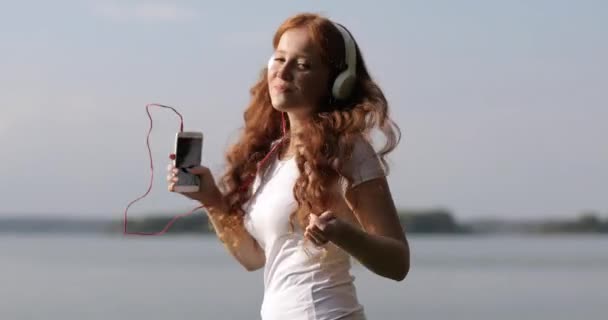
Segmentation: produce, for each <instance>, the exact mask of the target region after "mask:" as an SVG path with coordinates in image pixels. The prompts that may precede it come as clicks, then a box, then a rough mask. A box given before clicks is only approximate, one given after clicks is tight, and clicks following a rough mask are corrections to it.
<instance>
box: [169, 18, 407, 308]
mask: <svg viewBox="0 0 608 320" xmlns="http://www.w3.org/2000/svg"><path fill="white" fill-rule="evenodd" d="M273 46H274V49H275V50H274V54H273V56H272V57H271V59H270V61H269V64H268V68H267V69H265V70H264V72H263V75H262V76H261V77H260V79H259V81H258V82H257V83H256V84H255V85H254V87H253V88H252V89H251V94H252V100H251V102H250V105H249V107H248V108H247V110H246V111H245V128H244V132H243V134H242V136H241V137H240V139H239V140H238V141H237V143H236V144H235V145H234V146H233V147H232V148H231V149H230V150H229V152H228V153H227V163H228V168H227V172H226V174H225V175H224V177H223V179H222V181H221V183H220V185H219V186H218V185H216V183H215V182H214V178H213V176H212V175H211V173H210V171H209V169H208V168H206V167H202V166H201V167H198V168H194V169H191V170H190V172H191V173H194V174H197V175H199V177H200V178H201V188H200V191H199V192H196V193H188V194H185V195H186V196H188V197H189V198H191V199H195V200H198V201H200V202H201V204H202V205H203V206H205V207H206V209H207V213H208V215H209V217H210V221H211V223H212V225H213V227H214V229H215V231H216V233H217V235H218V237H219V238H220V239H221V241H222V242H223V243H224V244H225V246H226V248H227V249H228V250H229V251H230V253H231V254H232V255H233V256H234V257H235V258H236V259H237V260H238V261H239V262H240V263H241V264H242V265H243V266H244V267H245V268H246V269H247V270H250V271H251V270H257V269H259V268H262V267H264V289H265V290H264V300H263V304H262V308H261V315H262V318H263V319H265V320H266V319H364V318H365V316H364V312H363V307H362V306H361V305H360V304H359V302H358V301H357V297H356V292H355V288H354V284H353V277H352V276H351V275H350V257H351V256H352V257H354V258H355V259H357V260H358V261H359V262H360V263H361V264H363V265H364V266H365V267H367V268H368V269H369V270H371V271H372V272H374V273H376V274H378V275H380V276H383V277H386V278H390V279H394V280H396V281H401V280H403V279H404V278H405V276H406V274H407V273H408V271H409V264H410V263H409V247H408V243H407V240H406V238H405V235H404V232H403V229H402V228H401V224H400V222H399V219H398V216H397V212H396V209H395V205H394V203H393V200H392V196H391V193H390V190H389V186H388V184H387V181H386V177H385V175H386V171H385V168H386V162H385V161H384V156H385V155H386V154H387V153H389V152H390V151H392V150H393V149H394V148H395V146H396V144H397V142H398V140H399V129H398V127H397V126H396V125H394V123H393V122H392V121H391V120H390V118H389V117H388V107H387V102H386V100H385V97H384V95H383V93H382V91H381V90H380V88H379V87H378V86H377V85H376V84H375V83H374V82H373V81H372V80H371V78H370V75H369V73H368V71H367V70H366V68H365V65H364V62H363V59H362V57H361V53H360V51H359V49H358V47H357V46H356V43H355V42H354V40H353V39H352V38H351V36H350V34H349V33H348V31H346V29H344V28H343V27H342V26H341V25H339V24H335V23H333V22H331V21H330V20H328V19H326V18H324V17H321V16H319V15H315V14H299V15H296V16H294V17H291V18H289V19H288V20H286V21H285V22H284V23H283V24H282V25H281V26H280V27H279V29H278V30H277V32H276V34H275V37H274V41H273ZM375 128H376V129H379V130H380V132H381V133H383V134H384V135H385V137H386V145H385V146H384V148H383V149H382V151H381V152H379V153H378V154H376V153H375V151H374V149H373V148H372V145H371V143H370V142H368V141H369V135H370V133H371V131H372V129H375ZM169 170H170V172H169V175H168V181H169V186H168V187H169V190H173V186H174V184H175V182H176V181H177V177H176V175H175V174H176V172H177V170H176V169H175V168H173V167H170V168H169Z"/></svg>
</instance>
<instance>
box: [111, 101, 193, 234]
mask: <svg viewBox="0 0 608 320" xmlns="http://www.w3.org/2000/svg"><path fill="white" fill-rule="evenodd" d="M152 106H154V107H161V108H166V109H171V110H173V112H175V113H176V114H177V116H178V117H179V119H180V124H179V132H183V131H184V118H183V117H182V115H181V114H180V113H179V112H178V111H177V110H175V108H173V107H169V106H164V105H161V104H156V103H151V104H148V105H146V113H147V114H148V118H149V119H150V128H149V130H148V134H147V136H146V146H147V148H148V156H149V159H150V171H151V175H150V184H149V186H148V190H147V191H146V193H144V194H143V195H142V196H140V197H139V198H137V199H135V200H133V201H131V202H130V203H129V204H128V205H127V207H126V208H125V212H124V221H123V226H124V230H123V234H124V235H139V236H157V235H162V234H164V233H166V232H167V230H169V228H170V227H171V225H173V223H175V221H176V220H177V219H179V218H182V217H185V216H188V215H190V214H192V213H194V211H196V210H198V209H201V208H203V206H198V207H196V208H194V209H192V210H191V211H190V212H188V213H186V214H182V215H178V216H175V217H174V218H173V219H171V221H169V223H167V225H166V226H165V227H164V228H163V229H162V230H161V231H159V232H129V231H128V230H127V212H128V211H129V208H130V207H131V206H132V205H133V204H134V203H135V202H137V201H139V200H141V199H143V198H145V197H146V196H147V195H148V194H149V193H150V191H151V190H152V185H153V183H154V161H153V160H152V150H151V149H150V133H152V128H153V121H152V115H151V114H150V107H152Z"/></svg>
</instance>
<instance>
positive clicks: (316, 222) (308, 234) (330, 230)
mask: <svg viewBox="0 0 608 320" xmlns="http://www.w3.org/2000/svg"><path fill="white" fill-rule="evenodd" d="M343 225H344V223H343V222H342V221H340V220H339V219H338V218H336V216H335V214H334V213H333V212H331V211H325V212H323V213H322V214H321V215H316V214H314V213H311V214H310V216H309V220H308V226H307V227H306V230H304V237H305V238H307V239H309V240H310V241H312V243H314V244H315V245H317V246H323V245H325V244H326V243H327V242H329V241H332V240H333V239H334V238H335V237H336V235H337V234H338V233H339V232H338V231H339V229H340V228H341V227H343Z"/></svg>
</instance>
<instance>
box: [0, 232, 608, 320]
mask: <svg viewBox="0 0 608 320" xmlns="http://www.w3.org/2000/svg"><path fill="white" fill-rule="evenodd" d="M409 240H410V246H411V250H412V267H411V271H410V273H409V275H408V277H407V278H406V280H405V281H403V282H394V281H392V280H388V279H384V278H381V277H379V276H376V275H374V274H372V273H371V272H369V271H368V270H367V269H365V268H364V267H362V266H360V265H356V264H355V265H354V266H353V274H354V275H355V277H356V280H355V284H356V286H357V290H358V295H359V298H360V301H361V302H362V304H363V305H364V308H365V310H366V314H367V316H368V318H369V319H387V320H390V319H426V320H439V319H450V320H459V319H463V320H464V319H466V320H477V319H479V320H482V319H483V320H487V319H495V320H503V319H504V320H513V319H518V320H520V319H535V320H544V319H547V320H549V319H550V320H558V319H564V320H573V319H581V320H594V319H597V320H600V319H602V320H603V319H607V318H608V237H606V236H603V237H602V236H582V235H576V236H574V235H568V236H529V235H502V236H499V235H492V236H435V235H434V236H421V235H410V236H409ZM262 286H263V284H262V271H261V270H260V271H255V272H247V271H245V270H244V269H243V268H242V267H241V266H240V265H239V264H238V263H237V262H236V261H235V260H233V258H232V257H231V256H230V255H229V254H228V253H227V252H226V251H225V250H224V248H223V247H222V246H221V245H220V243H219V242H218V241H217V240H216V239H215V238H213V237H212V236H161V237H127V238H123V237H122V236H101V235H49V234H30V235H26V234H0V319H11V320H17V319H61V320H76V319H78V320H81V319H100V320H101V319H103V320H107V319H129V320H133V319H146V320H161V319H163V320H164V319H259V318H260V316H259V307H260V303H261V301H262V290H263V287H262Z"/></svg>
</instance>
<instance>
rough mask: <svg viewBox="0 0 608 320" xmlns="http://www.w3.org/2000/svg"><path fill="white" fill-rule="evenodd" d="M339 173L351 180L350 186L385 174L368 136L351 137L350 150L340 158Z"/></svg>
mask: <svg viewBox="0 0 608 320" xmlns="http://www.w3.org/2000/svg"><path fill="white" fill-rule="evenodd" d="M340 173H341V175H343V176H344V177H345V178H347V179H348V180H350V181H351V187H354V186H356V185H358V184H360V183H362V182H365V181H368V180H371V179H375V178H379V177H384V176H385V175H386V172H385V170H384V166H383V163H382V161H381V159H380V157H379V156H378V153H377V152H376V150H375V149H374V146H373V143H372V141H371V139H370V138H368V137H367V136H365V135H363V134H358V135H356V136H355V137H354V138H353V147H352V151H351V152H350V153H349V154H347V155H345V156H344V158H343V159H342V166H341V172H340Z"/></svg>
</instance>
